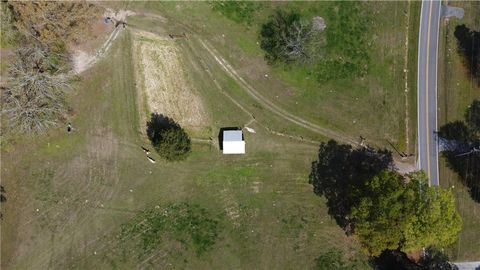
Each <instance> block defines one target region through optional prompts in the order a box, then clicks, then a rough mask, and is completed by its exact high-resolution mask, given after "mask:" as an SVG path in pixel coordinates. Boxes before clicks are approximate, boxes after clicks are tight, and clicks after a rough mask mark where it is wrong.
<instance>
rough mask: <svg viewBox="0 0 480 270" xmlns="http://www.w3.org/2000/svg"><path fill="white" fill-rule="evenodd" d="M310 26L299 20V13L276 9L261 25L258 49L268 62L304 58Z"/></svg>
mask: <svg viewBox="0 0 480 270" xmlns="http://www.w3.org/2000/svg"><path fill="white" fill-rule="evenodd" d="M311 34H312V31H311V24H310V23H307V22H305V21H302V20H301V17H300V13H298V12H296V11H284V10H282V9H277V10H276V12H275V13H274V14H273V15H271V16H270V17H269V20H268V21H267V22H266V23H265V24H263V25H262V28H261V30H260V37H261V38H260V40H261V43H260V47H261V48H262V49H263V50H264V51H265V53H266V58H267V59H268V60H270V61H272V62H273V61H277V60H279V61H284V62H291V61H297V60H301V59H302V58H305V57H306V56H307V55H306V48H307V46H308V45H307V43H308V41H309V39H310V37H311Z"/></svg>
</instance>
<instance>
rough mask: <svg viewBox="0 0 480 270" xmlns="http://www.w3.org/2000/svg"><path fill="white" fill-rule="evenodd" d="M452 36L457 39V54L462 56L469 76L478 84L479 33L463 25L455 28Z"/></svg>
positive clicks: (479, 72)
mask: <svg viewBox="0 0 480 270" xmlns="http://www.w3.org/2000/svg"><path fill="white" fill-rule="evenodd" d="M454 36H455V37H456V38H457V44H458V52H459V53H460V55H462V56H463V61H464V64H465V66H466V67H467V69H468V71H469V73H470V75H472V76H473V77H475V79H476V80H477V81H478V83H480V80H479V79H480V59H479V58H480V32H477V31H473V30H470V29H469V28H468V27H466V26H465V25H464V24H462V25H458V26H457V27H456V28H455V32H454Z"/></svg>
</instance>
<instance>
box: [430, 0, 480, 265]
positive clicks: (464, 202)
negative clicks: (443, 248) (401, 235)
mask: <svg viewBox="0 0 480 270" xmlns="http://www.w3.org/2000/svg"><path fill="white" fill-rule="evenodd" d="M450 4H451V5H453V6H458V7H462V8H463V9H464V10H465V17H464V18H463V19H462V20H458V19H455V18H452V19H450V21H449V22H448V24H446V27H441V28H440V29H441V35H440V37H441V39H440V40H439V46H440V51H439V67H438V72H439V78H440V81H439V88H438V90H439V96H438V105H439V108H440V109H439V112H438V116H439V122H438V125H439V126H441V125H443V124H445V123H447V122H452V121H455V120H463V119H464V114H465V110H466V109H467V107H468V106H469V105H470V104H471V103H472V101H473V100H474V99H478V98H480V87H478V85H476V83H475V82H474V81H473V80H471V78H470V77H469V76H468V73H467V71H466V69H465V68H464V66H463V64H462V62H461V61H462V59H461V58H460V55H459V54H458V53H457V48H458V47H457V41H456V38H455V36H454V35H453V33H454V31H455V27H456V26H457V25H461V24H466V26H467V27H470V28H471V29H473V30H476V31H478V30H479V29H480V20H479V18H478V14H479V12H480V4H479V3H478V2H457V1H455V2H453V3H450ZM440 165H441V166H440V175H441V179H440V183H441V185H442V186H444V187H448V186H452V185H454V186H455V190H456V197H457V204H458V210H459V211H460V214H461V215H462V218H463V221H464V228H463V231H462V233H461V234H460V238H459V241H458V243H457V244H456V245H455V246H454V247H452V248H451V249H450V250H449V251H448V252H449V254H450V255H451V257H452V258H453V259H454V260H458V261H468V260H478V259H479V258H480V248H479V247H480V230H479V228H480V204H478V203H475V202H474V201H473V200H472V199H471V198H470V195H469V193H468V191H467V190H466V188H465V187H464V185H463V184H462V183H461V182H460V181H459V179H458V176H457V175H456V174H455V173H454V172H452V171H451V170H450V169H448V168H447V165H446V162H445V160H443V159H442V160H441V164H440Z"/></svg>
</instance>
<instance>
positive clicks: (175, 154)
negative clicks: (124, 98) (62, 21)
mask: <svg viewBox="0 0 480 270" xmlns="http://www.w3.org/2000/svg"><path fill="white" fill-rule="evenodd" d="M147 135H148V138H149V139H150V141H151V142H152V145H153V146H154V147H155V150H157V152H158V154H159V155H160V156H161V157H163V158H165V159H166V160H169V161H174V160H184V159H185V158H186V157H187V156H188V154H189V153H190V150H191V141H190V137H189V136H188V134H187V133H186V132H185V130H183V128H181V127H180V125H179V124H177V123H176V122H175V121H174V120H173V119H171V118H169V117H166V116H164V115H161V114H156V113H152V115H151V118H150V121H149V122H148V123H147Z"/></svg>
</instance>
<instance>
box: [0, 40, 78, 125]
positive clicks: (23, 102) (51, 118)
mask: <svg viewBox="0 0 480 270" xmlns="http://www.w3.org/2000/svg"><path fill="white" fill-rule="evenodd" d="M58 57H59V55H56V56H55V58H53V57H52V56H51V55H50V54H49V52H48V49H46V48H45V47H43V46H41V45H39V44H33V45H30V46H28V47H21V48H19V49H17V50H15V54H14V58H13V60H12V63H11V64H10V67H9V78H8V87H6V88H3V89H2V101H3V113H4V114H5V115H6V116H7V119H8V121H9V123H10V126H11V127H12V128H15V129H17V130H19V131H21V132H23V133H27V134H31V133H40V132H43V131H45V130H47V129H48V128H49V127H51V126H56V125H57V124H58V123H59V122H61V121H63V120H64V119H65V117H66V115H67V105H66V102H65V90H67V89H68V88H70V76H68V75H67V74H66V73H63V72H62V70H61V67H60V66H59V65H58V62H57V61H55V59H56V58H58ZM60 57H62V56H60Z"/></svg>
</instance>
